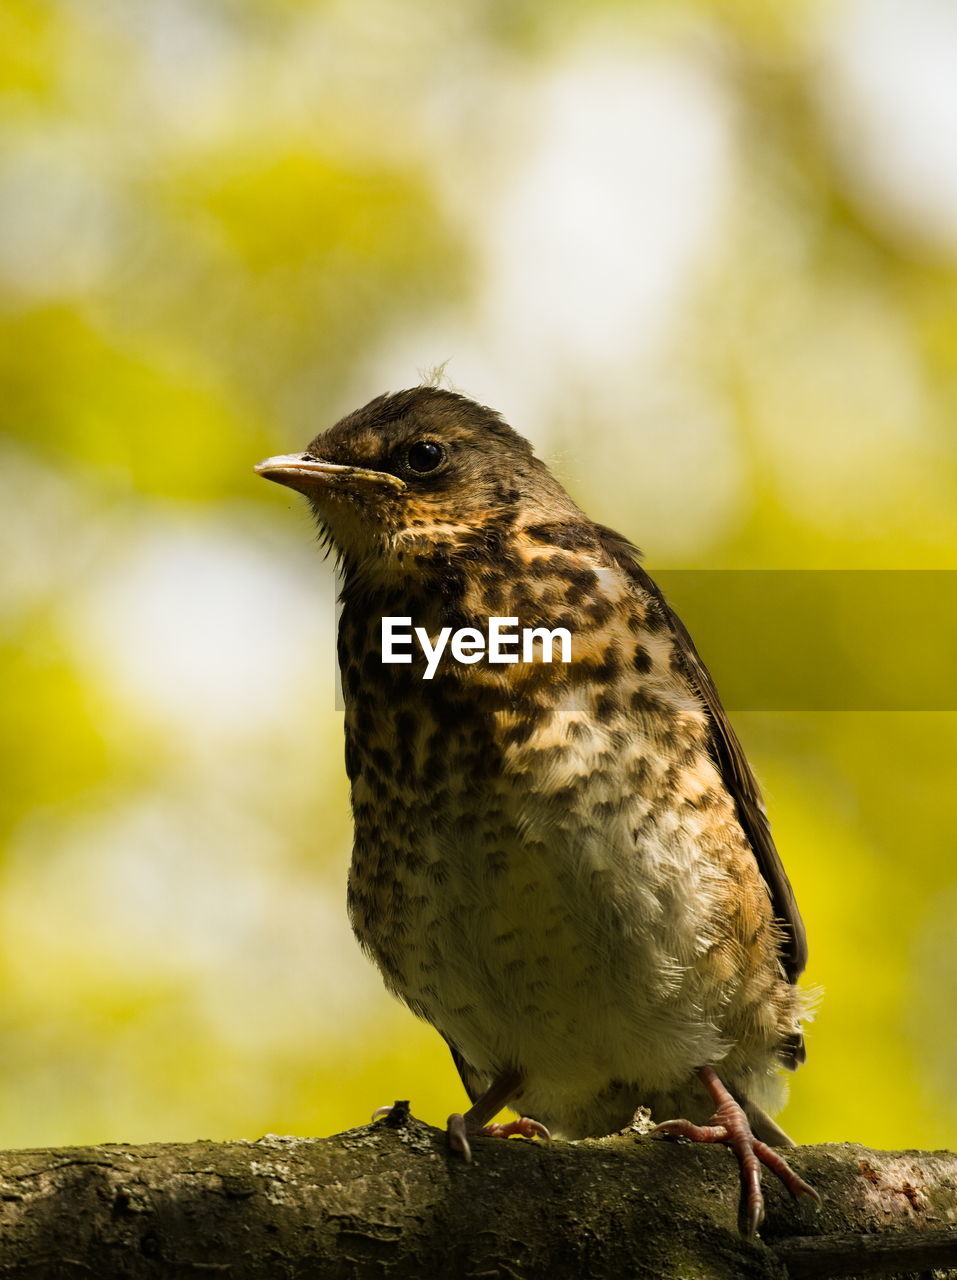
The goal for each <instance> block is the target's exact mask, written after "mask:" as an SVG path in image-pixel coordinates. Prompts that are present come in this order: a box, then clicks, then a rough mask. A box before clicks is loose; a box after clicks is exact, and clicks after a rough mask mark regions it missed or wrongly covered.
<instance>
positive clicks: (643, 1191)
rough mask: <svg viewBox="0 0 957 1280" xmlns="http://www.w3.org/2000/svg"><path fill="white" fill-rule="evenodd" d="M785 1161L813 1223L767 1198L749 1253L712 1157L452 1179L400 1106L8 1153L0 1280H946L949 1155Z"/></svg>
mask: <svg viewBox="0 0 957 1280" xmlns="http://www.w3.org/2000/svg"><path fill="white" fill-rule="evenodd" d="M789 1159H792V1162H793V1164H794V1166H795V1167H796V1168H797V1169H798V1171H799V1172H800V1173H801V1174H802V1175H803V1176H804V1177H805V1178H807V1179H808V1181H810V1182H812V1183H813V1184H814V1185H815V1186H816V1187H817V1188H818V1190H819V1191H820V1193H821V1195H822V1196H823V1198H824V1209H823V1211H822V1212H821V1213H820V1214H819V1215H817V1216H812V1217H810V1218H808V1217H807V1216H805V1214H804V1212H803V1211H802V1210H800V1209H798V1208H797V1207H796V1206H794V1205H792V1203H791V1202H790V1200H789V1199H788V1198H787V1196H786V1194H785V1193H784V1192H783V1191H782V1190H781V1188H780V1187H779V1186H778V1185H777V1184H776V1182H775V1179H773V1178H770V1177H768V1178H766V1179H765V1182H766V1191H767V1200H768V1221H767V1223H766V1224H765V1228H764V1230H763V1233H762V1239H761V1240H760V1241H758V1242H753V1243H752V1242H748V1241H746V1240H743V1239H742V1238H741V1237H740V1236H739V1235H738V1233H737V1230H736V1225H735V1223H736V1212H737V1199H738V1179H737V1173H736V1168H735V1164H734V1160H733V1158H732V1157H731V1155H730V1154H729V1153H728V1152H727V1151H725V1150H723V1149H720V1148H717V1147H704V1146H688V1145H684V1144H675V1143H665V1142H660V1141H655V1140H653V1139H651V1138H647V1137H641V1136H639V1135H637V1134H625V1135H623V1136H618V1137H614V1138H606V1139H602V1140H601V1141H590V1142H578V1143H565V1142H555V1143H553V1144H551V1145H543V1144H541V1143H532V1142H525V1141H522V1140H520V1139H514V1140H511V1141H507V1142H506V1141H503V1140H502V1139H477V1140H476V1143H475V1161H474V1163H473V1164H472V1165H464V1164H462V1163H461V1161H460V1160H458V1159H455V1158H451V1157H450V1156H449V1155H448V1153H447V1151H446V1147H445V1136H444V1134H442V1133H440V1132H439V1131H438V1130H435V1129H432V1128H430V1127H429V1126H428V1125H425V1124H422V1123H421V1122H420V1121H418V1120H415V1119H414V1118H412V1117H410V1115H409V1113H408V1108H407V1106H406V1105H405V1104H397V1106H396V1109H395V1110H394V1111H393V1113H392V1115H390V1116H389V1117H387V1118H386V1119H385V1120H383V1121H380V1122H379V1123H378V1124H376V1125H368V1126H366V1127H364V1128H361V1129H353V1130H350V1131H349V1132H348V1133H341V1134H337V1135H336V1136H334V1137H331V1138H319V1139H309V1138H280V1137H266V1138H263V1139H261V1140H260V1141H259V1142H232V1143H211V1142H195V1143H189V1144H182V1145H153V1146H141V1147H127V1146H101V1147H82V1148H72V1149H66V1150H59V1151H12V1152H5V1153H0V1223H2V1225H0V1276H4V1277H7V1276H24V1277H27V1276H29V1277H38V1276H42V1277H51V1278H53V1280H56V1278H57V1277H61V1276H62V1277H70V1280H76V1278H77V1277H83V1276H96V1277H104V1278H106V1277H113V1276H117V1277H119V1276H122V1277H124V1278H125V1280H138V1278H139V1277H150V1278H151V1280H155V1278H156V1277H167V1276H170V1277H190V1276H203V1275H209V1276H224V1277H230V1278H231V1280H247V1278H249V1280H253V1278H255V1280H272V1277H283V1280H286V1278H288V1277H293V1276H294V1277H297V1278H298V1280H307V1278H310V1277H323V1278H324V1280H325V1278H326V1277H336V1278H338V1277H366V1276H369V1277H372V1276H375V1277H416V1278H417V1280H418V1278H421V1277H428V1276H443V1277H446V1276H447V1277H456V1278H457V1277H479V1276H481V1277H492V1276H504V1277H539V1276H541V1277H549V1280H552V1278H560V1277H575V1280H578V1278H579V1277H588V1280H602V1278H603V1277H624V1276H627V1277H640V1278H642V1280H665V1278H667V1280H675V1278H676V1277H680V1278H681V1280H685V1278H686V1277H696V1278H701V1280H731V1278H732V1277H733V1278H735V1280H740V1278H741V1277H746V1278H747V1277H761V1278H768V1280H770V1278H772V1277H773V1278H774V1280H786V1278H787V1277H805V1276H807V1277H817V1276H865V1275H867V1276H887V1277H891V1276H892V1277H904V1276H908V1277H910V1276H914V1277H917V1276H920V1277H922V1278H923V1280H926V1277H928V1275H930V1274H931V1273H933V1274H934V1275H935V1277H944V1276H947V1277H957V1155H955V1154H953V1153H948V1152H943V1151H941V1152H926V1151H897V1152H881V1151H870V1150H867V1149H866V1148H863V1147H858V1146H853V1145H851V1144H846V1143H842V1144H840V1145H835V1146H818V1147H801V1148H798V1149H796V1150H795V1151H794V1152H793V1155H789Z"/></svg>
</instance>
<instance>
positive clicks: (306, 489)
mask: <svg viewBox="0 0 957 1280" xmlns="http://www.w3.org/2000/svg"><path fill="white" fill-rule="evenodd" d="M253 470H254V471H255V472H256V474H257V475H260V476H264V477H265V479H267V480H275V482H276V484H285V485H288V486H289V488H290V489H298V490H299V492H300V493H304V494H306V496H307V497H308V496H310V495H311V494H315V493H319V492H322V491H323V490H324V491H325V492H327V493H328V492H330V491H331V490H336V489H340V488H343V489H346V490H349V489H351V488H352V487H353V486H354V485H358V484H362V485H365V484H380V485H387V486H391V487H392V488H393V489H404V488H405V482H404V481H403V480H400V479H399V477H398V476H393V475H390V473H389V472H388V471H370V470H369V469H368V468H367V467H345V466H341V465H340V464H339V463H337V462H321V461H320V460H319V459H317V458H310V457H309V455H308V454H305V453H281V454H278V455H277V456H276V457H275V458H267V459H266V460H265V462H260V463H258V464H257V465H256V466H255V467H254V468H253Z"/></svg>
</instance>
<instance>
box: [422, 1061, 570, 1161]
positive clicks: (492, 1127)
mask: <svg viewBox="0 0 957 1280" xmlns="http://www.w3.org/2000/svg"><path fill="white" fill-rule="evenodd" d="M521 1088H522V1076H521V1073H520V1072H518V1071H503V1072H502V1074H501V1075H499V1076H496V1078H495V1079H494V1080H493V1081H492V1083H491V1084H490V1085H489V1087H488V1088H487V1089H486V1090H485V1092H484V1093H483V1094H482V1095H481V1097H479V1098H476V1100H475V1101H474V1102H473V1103H472V1105H471V1107H469V1109H468V1111H466V1113H465V1115H461V1114H460V1113H459V1112H454V1113H453V1114H452V1115H450V1116H449V1121H448V1125H447V1127H446V1132H447V1134H448V1139H449V1146H450V1147H451V1148H452V1150H453V1151H457V1152H458V1153H459V1155H461V1156H462V1158H463V1159H464V1160H465V1162H466V1164H467V1163H468V1162H469V1161H470V1160H471V1159H472V1147H471V1144H470V1143H469V1134H476V1133H481V1134H485V1135H486V1136H488V1137H496V1138H507V1137H509V1136H510V1135H511V1134H513V1133H518V1134H521V1136H522V1137H523V1138H546V1139H547V1138H551V1136H552V1135H551V1134H550V1133H549V1132H548V1130H547V1129H546V1128H545V1126H544V1125H543V1124H539V1122H538V1121H537V1120H530V1119H529V1118H528V1117H527V1116H522V1117H521V1118H520V1119H518V1120H510V1121H508V1122H507V1123H506V1124H491V1123H490V1121H491V1119H492V1117H493V1116H496V1115H498V1113H499V1112H500V1111H501V1110H502V1108H503V1107H504V1106H507V1105H508V1103H509V1102H510V1101H511V1100H512V1099H513V1098H515V1097H516V1096H517V1095H518V1094H519V1093H521Z"/></svg>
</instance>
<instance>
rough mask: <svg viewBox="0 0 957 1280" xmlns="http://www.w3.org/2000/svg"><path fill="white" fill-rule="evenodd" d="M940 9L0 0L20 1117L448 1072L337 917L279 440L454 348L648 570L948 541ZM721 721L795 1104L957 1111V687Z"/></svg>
mask: <svg viewBox="0 0 957 1280" xmlns="http://www.w3.org/2000/svg"><path fill="white" fill-rule="evenodd" d="M955 42H957V10H955V8H954V6H953V5H951V4H948V3H942V2H941V0H860V2H858V3H855V2H854V0H846V2H843V3H833V4H827V3H799V2H795V3H791V4H789V5H786V6H785V5H767V4H765V3H761V2H759V0H724V2H720V0H713V2H708V0H698V2H697V3H694V2H692V0H688V2H687V3H683V2H678V3H667V4H658V3H653V2H652V0H647V2H646V3H631V4H622V3H620V2H618V0H605V2H603V3H602V2H597V3H592V4H589V5H578V4H572V3H569V2H568V0H551V2H550V3H544V0H540V2H539V3H534V2H533V0H462V2H461V3H453V4H449V5H444V6H440V5H436V4H434V3H432V2H431V0H402V2H401V3H400V2H399V0H329V2H323V0H302V2H296V0H99V2H98V3H97V4H96V5H91V4H89V3H85V2H84V0H60V2H59V3H52V2H50V0H5V3H4V5H3V7H2V9H0V91H2V99H0V110H2V122H0V129H2V145H0V289H2V299H0V330H2V332H0V414H2V439H0V484H2V493H0V638H2V645H3V663H2V705H0V716H2V751H3V769H2V771H0V822H2V836H3V841H2V864H0V874H2V889H0V914H2V931H0V937H2V944H0V946H2V950H0V956H2V961H0V963H2V970H3V972H2V993H3V994H2V999H0V1023H2V1025H0V1044H2V1053H0V1063H2V1067H0V1144H2V1145H3V1146H17V1145H39V1144H66V1143H77V1142H88V1141H104V1140H111V1139H112V1140H129V1141H140V1140H147V1139H156V1140H161V1139H170V1140H172V1139H191V1138H195V1137H199V1136H204V1137H214V1138H226V1137H240V1136H245V1137H256V1136H258V1135H259V1134H261V1133H263V1132H266V1131H273V1132H276V1131H278V1132H294V1133H305V1134H309V1133H315V1134H322V1133H327V1132H330V1131H333V1130H336V1129H340V1128H344V1127H348V1126H351V1125H354V1124H358V1123H362V1122H364V1121H365V1120H366V1118H367V1117H368V1115H369V1114H370V1112H371V1111H372V1109H373V1107H375V1106H377V1105H378V1104H380V1103H384V1102H389V1101H391V1100H392V1099H394V1098H396V1097H411V1098H412V1100H413V1104H414V1107H415V1110H416V1111H417V1113H418V1114H420V1115H421V1116H423V1117H424V1118H426V1119H429V1120H432V1121H434V1122H441V1121H443V1120H444V1117H445V1116H446V1115H447V1114H448V1112H449V1111H450V1110H453V1109H456V1108H458V1107H459V1106H460V1105H461V1101H462V1092H461V1088H460V1085H459V1083H458V1079H457V1077H456V1075H455V1072H454V1070H453V1068H452V1065H451V1062H450V1060H449V1059H448V1055H447V1053H446V1050H445V1047H444V1045H443V1044H442V1042H441V1041H440V1040H439V1037H438V1036H437V1035H436V1034H435V1033H434V1032H432V1031H431V1030H430V1029H429V1028H428V1027H426V1026H424V1025H421V1024H418V1023H416V1021H415V1020H414V1019H413V1018H412V1016H411V1015H409V1014H407V1013H406V1012H405V1011H403V1010H402V1009H401V1008H399V1007H398V1006H396V1005H394V1004H393V1003H392V1002H391V1001H390V1000H389V999H388V998H387V997H386V995H385V994H384V992H383V991H382V989H381V986H380V983H379V980H378V978H377V976H376V974H375V973H374V972H373V971H372V969H371V967H370V966H369V964H368V963H367V961H366V960H365V959H364V958H363V957H362V955H361V954H360V952H359V950H358V948H357V946H356V945H355V944H354V942H353V941H352V938H351V935H350V932H349V928H348V924H347V920H346V912H345V876H346V868H347V863H348V858H349V843H350V819H349V812H348V794H347V788H346V783H345V778H344V770H343V765H342V741H341V739H342V725H341V713H340V712H338V711H336V709H335V700H334V680H333V662H334V658H333V634H332V632H333V626H334V584H333V580H332V574H331V569H330V567H329V566H328V565H327V564H324V563H323V562H322V560H321V558H320V556H319V555H318V554H317V553H316V550H315V548H314V546H313V537H312V531H311V525H310V521H309V519H308V517H307V513H306V511H305V509H304V507H305V504H304V503H301V502H300V500H298V499H297V498H296V497H295V495H292V494H289V493H287V492H285V491H281V490H279V489H277V488H276V487H274V486H271V485H266V484H264V483H262V481H260V480H258V479H256V478H255V477H254V476H253V474H252V470H251V468H252V465H253V464H254V463H255V462H256V461H258V460H259V459H260V458H262V457H264V456H266V455H267V454H270V453H276V452H286V451H288V450H291V449H297V448H300V447H302V446H303V445H304V444H305V443H306V441H307V440H308V439H309V438H310V437H311V436H312V435H313V434H314V433H315V432H316V431H318V430H320V429H322V428H323V427H325V426H328V425H330V424H331V423H332V422H333V421H334V420H335V419H337V418H338V417H339V416H341V415H342V414H343V413H344V412H346V411H348V410H349V409H351V408H353V407H355V406H356V405H357V404H360V403H363V402H364V401H366V400H368V399H370V398H371V397H372V396H374V395H376V394H378V393H379V392H381V391H383V390H386V389H398V388H400V387H404V386H408V385H411V384H414V383H415V382H416V381H418V380H419V377H420V375H421V374H422V373H423V372H424V371H426V370H428V369H429V368H430V367H431V366H433V365H435V364H438V363H440V362H442V361H444V360H449V362H450V363H449V365H448V376H449V378H450V379H451V381H452V383H453V384H454V385H455V386H457V387H458V388H461V389H462V390H464V391H466V392H468V393H469V394H472V395H474V396H475V397H476V398H478V399H481V400H482V401H484V402H485V403H488V404H491V405H493V406H494V407H495V408H497V409H499V410H501V411H502V412H504V413H505V415H506V416H507V417H508V418H509V419H510V420H511V421H512V422H513V424H514V425H515V426H516V427H518V428H519V429H520V430H521V431H523V432H524V433H525V434H527V435H529V436H530V438H531V439H532V440H533V441H534V442H535V444H536V446H537V447H538V449H539V452H540V453H542V455H543V456H545V457H546V458H547V459H548V460H549V461H550V462H552V463H553V465H554V466H555V467H556V468H557V470H558V472H559V474H560V475H561V476H562V477H563V479H564V480H565V481H566V483H567V484H568V485H569V487H570V488H571V489H572V492H573V493H574V494H575V496H576V497H577V498H578V499H579V500H580V501H581V502H582V503H583V505H584V506H586V508H587V509H588V510H589V512H590V513H591V514H592V515H594V516H595V517H596V518H598V519H600V520H602V521H604V522H605V523H608V524H610V525H612V526H615V527H617V528H620V529H621V530H623V531H624V532H626V533H627V534H629V535H630V536H631V537H633V538H635V539H636V540H637V541H638V542H639V543H640V545H642V546H643V547H644V548H645V550H646V553H647V557H648V563H649V565H650V567H651V568H652V569H653V570H655V569H672V570H676V569H762V570H768V569H772V570H773V569H815V570H816V569H842V568H845V569H852V568H853V569H862V570H863V569H894V570H908V569H922V570H928V569H955V568H957V542H955V534H957V501H955V499H957V492H955V489H957V486H955V480H957V433H955V429H954V423H955V419H957V414H955V409H957V307H955V304H957V178H955V174H957V79H955V78H954V76H953V72H952V58H951V51H952V50H953V48H954V47H955ZM677 603H678V604H679V605H680V604H681V601H680V600H678V601H677ZM834 607H835V608H839V607H840V601H839V600H836V602H835V604H834ZM922 622H923V615H922V613H921V611H920V610H919V609H917V610H916V611H912V610H895V611H892V612H891V613H890V616H888V617H887V619H886V627H887V631H888V635H889V636H890V637H892V638H893V636H894V634H895V632H897V633H899V634H900V635H901V636H902V637H903V638H905V639H906V644H903V645H902V647H901V651H900V652H901V655H902V657H901V661H902V662H906V663H912V662H914V661H917V662H920V654H921V648H922V638H921V629H922ZM835 626H837V623H835ZM721 635H722V636H723V637H724V640H723V641H722V643H721V644H719V645H718V650H719V651H709V650H708V647H707V644H706V642H705V637H704V636H702V647H703V649H704V656H705V658H706V659H707V660H709V661H711V662H712V663H713V665H714V667H715V669H716V670H717V671H719V672H720V671H721V670H728V669H729V668H730V667H733V665H734V663H735V658H736V654H735V648H734V628H733V627H731V628H728V627H727V626H725V627H723V628H722V629H721ZM789 638H790V637H789V634H788V630H787V629H786V628H785V629H784V630H783V631H782V634H781V635H780V640H779V643H780V651H779V661H780V662H781V663H782V664H783V663H787V662H788V661H789V660H790V658H789V652H788V646H789ZM928 644H930V645H931V647H933V645H934V644H936V639H935V637H934V636H929V637H928ZM722 645H723V646H724V647H722ZM869 653H870V651H869V650H868V651H867V654H869ZM867 654H865V656H864V657H863V658H862V663H863V662H866V661H867V660H868V657H867ZM915 654H916V655H917V656H916V658H915ZM945 657H946V655H945ZM950 657H951V658H952V657H953V655H950ZM935 661H937V662H938V664H939V669H940V670H941V673H942V679H944V680H947V679H948V678H951V675H952V672H953V669H954V664H953V662H950V661H943V662H942V661H941V655H940V654H939V653H938V654H937V655H936V658H935ZM949 673H951V675H949ZM904 675H905V676H906V673H904ZM834 678H835V677H834V673H833V672H832V671H831V670H830V669H829V668H827V667H822V669H821V671H820V679H821V681H822V684H823V685H824V686H826V685H827V682H828V681H833V679H834ZM873 678H874V683H875V687H876V688H878V689H879V688H880V687H881V684H882V682H883V683H884V684H885V685H886V683H887V682H888V681H893V680H894V679H895V676H894V671H893V667H891V669H890V670H888V669H887V668H886V665H885V666H882V668H881V670H880V671H879V672H875V673H874V677H873ZM833 694H834V691H833V689H831V690H830V695H831V696H830V697H829V698H828V699H825V705H832V704H833ZM950 699H951V700H950V704H949V705H953V698H952V692H951V695H950ZM838 703H839V698H838ZM819 705H820V704H819ZM735 721H736V724H737V726H738V728H739V731H740V733H741V735H742V737H743V739H744V741H745V744H746V746H747V747H748V750H749V752H750V754H751V756H752V758H753V761H754V763H755V766H756V768H757V771H758V774H759V776H760V777H761V778H762V780H763V782H764V783H765V786H766V789H767V792H768V797H769V804H770V808H771V814H772V818H773V821H774V826H775V831H776V834H777V837H778V843H779V846H780V848H781V850H782V853H783V856H784V860H785V863H786V865H787V867H788V869H789V871H790V874H791V876H792V879H793V881H794V884H795V887H796V889H797V893H798V897H799V900H800V901H801V903H802V907H803V910H804V914H805V917H806V920H807V925H808V931H809V935H810V941H811V966H810V970H809V974H808V977H809V980H810V981H811V982H812V983H820V984H821V985H822V986H823V987H824V989H825V998H824V1002H823V1004H822V1006H821V1009H820V1013H819V1015H818V1017H817V1019H816V1021H815V1023H814V1024H813V1026H812V1027H811V1028H810V1032H809V1037H808V1039H809V1060H808V1063H807V1066H806V1067H805V1068H804V1069H802V1071H801V1072H800V1073H799V1074H798V1075H797V1077H796V1078H795V1079H794V1081H793V1087H792V1101H791V1102H790V1104H789V1106H788V1109H787V1111H786V1112H785V1113H784V1116H783V1123H784V1124H785V1126H786V1127H788V1128H789V1129H790V1130H791V1131H792V1132H793V1133H794V1135H795V1136H796V1137H797V1138H798V1139H800V1140H802V1141H815V1140H828V1139H843V1138H854V1139H858V1140H860V1141H863V1142H867V1143H871V1144H873V1145H878V1146H880V1145H886V1146H926V1147H935V1146H946V1145H951V1146H954V1145H957V1092H955V1091H954V1089H953V1080H954V1078H955V1075H957V946H955V935H957V866H955V859H954V816H953V815H954V765H955V760H957V718H955V715H954V714H953V713H944V712H936V713H934V712H920V713H917V712H906V711H903V712H902V711H896V712H893V713H890V712H880V711H860V710H856V711H853V712H849V711H840V710H836V711H827V712H822V711H799V710H790V711H786V712H784V711H780V710H779V711H775V710H764V711H761V710H748V711H747V712H746V713H745V712H742V713H739V714H737V715H736V716H735Z"/></svg>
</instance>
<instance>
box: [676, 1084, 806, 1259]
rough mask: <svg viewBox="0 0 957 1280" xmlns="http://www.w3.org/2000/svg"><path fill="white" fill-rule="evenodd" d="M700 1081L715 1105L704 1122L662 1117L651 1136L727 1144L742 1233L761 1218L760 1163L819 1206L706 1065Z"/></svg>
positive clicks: (801, 1197)
mask: <svg viewBox="0 0 957 1280" xmlns="http://www.w3.org/2000/svg"><path fill="white" fill-rule="evenodd" d="M700 1074H701V1079H702V1082H703V1083H704V1084H705V1086H706V1087H707V1089H708V1092H709V1093H710V1094H711V1096H712V1098H713V1099H714V1100H715V1102H717V1104H718V1109H717V1111H716V1112H715V1113H714V1115H713V1116H712V1117H711V1119H710V1120H709V1121H708V1123H707V1124H692V1123H691V1121H690V1120H665V1121H663V1122H662V1123H661V1124H659V1125H656V1126H655V1128H654V1130H653V1131H652V1136H659V1135H660V1136H661V1137H664V1138H687V1139H689V1141H691V1142H721V1143H723V1144H724V1145H725V1146H728V1147H730V1148H731V1150H732V1151H733V1152H734V1154H735V1156H736V1157H737V1160H738V1167H739V1169H740V1172H741V1207H740V1212H739V1221H740V1226H741V1230H742V1232H743V1234H744V1235H747V1236H755V1235H757V1233H758V1228H759V1227H760V1226H761V1223H762V1222H763V1221H764V1195H763V1193H762V1191H761V1165H764V1166H765V1167H766V1168H768V1169H770V1170H771V1172H772V1173H773V1174H775V1175H776V1176H777V1177H778V1178H780V1180H781V1181H782V1182H783V1183H784V1185H785V1187H787V1189H788V1191H789V1192H790V1194H791V1196H792V1197H793V1198H794V1199H795V1200H797V1201H802V1200H804V1201H810V1202H812V1203H813V1204H814V1205H815V1206H816V1207H818V1208H820V1205H821V1197H820V1196H819V1195H818V1193H817V1192H816V1191H815V1190H814V1188H813V1187H812V1186H811V1185H810V1184H809V1183H807V1182H805V1181H804V1179H803V1178H802V1177H800V1176H799V1175H798V1174H797V1173H795V1172H794V1170H793V1169H792V1168H791V1166H790V1165H789V1164H788V1162H787V1161H786V1160H785V1158H784V1157H783V1156H782V1155H781V1154H780V1153H779V1152H777V1151H775V1150H774V1148H773V1147H769V1146H768V1144H767V1143H766V1142H762V1141H761V1140H760V1139H759V1138H756V1137H755V1136H754V1134H753V1132H752V1131H751V1125H750V1123H749V1122H748V1117H747V1116H746V1115H745V1113H744V1110H743V1108H742V1107H741V1106H740V1104H739V1103H738V1102H736V1101H735V1099H734V1098H733V1097H732V1096H731V1094H730V1093H729V1092H728V1091H727V1089H726V1088H725V1087H724V1085H723V1084H722V1083H721V1081H720V1080H719V1079H718V1078H717V1076H716V1075H715V1074H714V1072H713V1071H712V1070H711V1069H710V1068H705V1069H703V1072H702V1073H700Z"/></svg>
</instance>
